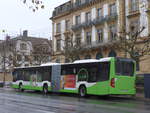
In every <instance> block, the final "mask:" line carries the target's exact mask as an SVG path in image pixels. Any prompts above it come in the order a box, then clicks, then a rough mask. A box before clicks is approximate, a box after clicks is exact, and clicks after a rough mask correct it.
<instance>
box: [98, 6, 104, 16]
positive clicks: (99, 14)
mask: <svg viewBox="0 0 150 113" xmlns="http://www.w3.org/2000/svg"><path fill="white" fill-rule="evenodd" d="M102 16H103V14H102V8H99V9H97V17H98V18H101V17H102Z"/></svg>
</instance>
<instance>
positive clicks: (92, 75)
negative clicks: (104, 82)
mask: <svg viewBox="0 0 150 113" xmlns="http://www.w3.org/2000/svg"><path fill="white" fill-rule="evenodd" d="M88 72H89V75H88V82H96V81H97V75H98V68H97V67H96V66H93V67H91V68H90V69H89V71H88Z"/></svg>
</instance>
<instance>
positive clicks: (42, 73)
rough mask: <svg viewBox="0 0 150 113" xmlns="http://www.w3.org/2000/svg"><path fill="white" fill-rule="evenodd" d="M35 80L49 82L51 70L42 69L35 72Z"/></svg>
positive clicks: (47, 68) (48, 68)
mask: <svg viewBox="0 0 150 113" xmlns="http://www.w3.org/2000/svg"><path fill="white" fill-rule="evenodd" d="M37 79H38V81H51V68H50V67H42V68H41V69H38V70H37Z"/></svg>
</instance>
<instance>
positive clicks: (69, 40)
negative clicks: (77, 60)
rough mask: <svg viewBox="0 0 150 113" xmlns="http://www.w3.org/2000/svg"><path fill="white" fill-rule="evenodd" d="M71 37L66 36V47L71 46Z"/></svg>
mask: <svg viewBox="0 0 150 113" xmlns="http://www.w3.org/2000/svg"><path fill="white" fill-rule="evenodd" d="M71 43H72V42H71V39H70V38H69V37H67V38H66V40H65V46H66V47H67V48H68V47H71Z"/></svg>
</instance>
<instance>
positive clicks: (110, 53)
mask: <svg viewBox="0 0 150 113" xmlns="http://www.w3.org/2000/svg"><path fill="white" fill-rule="evenodd" d="M116 56H117V53H116V52H115V51H114V50H111V51H110V52H109V55H108V57H116Z"/></svg>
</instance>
